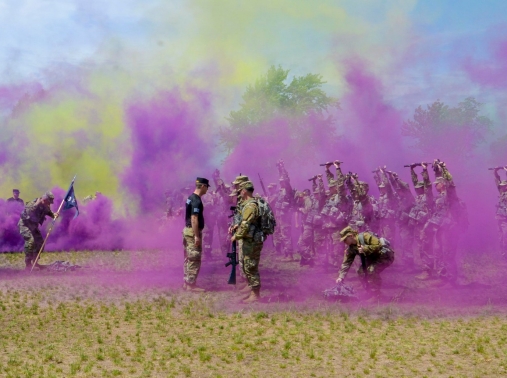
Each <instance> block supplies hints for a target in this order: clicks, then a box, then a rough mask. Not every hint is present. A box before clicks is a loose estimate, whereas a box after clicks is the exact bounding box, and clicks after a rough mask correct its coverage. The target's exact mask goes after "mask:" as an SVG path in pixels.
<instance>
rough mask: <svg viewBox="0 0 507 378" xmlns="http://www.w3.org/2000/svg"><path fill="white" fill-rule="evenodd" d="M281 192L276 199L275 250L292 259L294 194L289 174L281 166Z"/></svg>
mask: <svg viewBox="0 0 507 378" xmlns="http://www.w3.org/2000/svg"><path fill="white" fill-rule="evenodd" d="M278 167H279V173H280V190H279V192H278V194H277V195H276V197H275V199H274V212H275V214H276V222H277V224H276V231H275V233H274V234H273V241H274V244H275V249H276V250H277V251H279V252H280V253H281V254H282V255H283V256H284V257H286V258H290V259H292V254H293V250H292V201H293V197H292V196H293V193H292V187H291V185H290V179H289V174H288V172H287V170H286V169H285V167H284V166H283V165H279V166H278Z"/></svg>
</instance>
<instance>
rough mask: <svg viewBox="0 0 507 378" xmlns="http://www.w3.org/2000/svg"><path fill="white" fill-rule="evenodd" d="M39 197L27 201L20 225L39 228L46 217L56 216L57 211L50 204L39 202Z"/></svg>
mask: <svg viewBox="0 0 507 378" xmlns="http://www.w3.org/2000/svg"><path fill="white" fill-rule="evenodd" d="M38 200H39V199H34V200H33V201H30V202H27V203H26V205H25V208H24V209H23V212H22V213H21V219H20V220H19V223H18V225H24V226H26V227H28V228H37V227H38V226H39V225H42V224H43V223H44V220H45V219H46V217H51V218H54V217H55V213H53V212H52V211H51V209H50V208H49V206H45V205H44V204H43V203H42V202H40V203H39V204H37V201H38Z"/></svg>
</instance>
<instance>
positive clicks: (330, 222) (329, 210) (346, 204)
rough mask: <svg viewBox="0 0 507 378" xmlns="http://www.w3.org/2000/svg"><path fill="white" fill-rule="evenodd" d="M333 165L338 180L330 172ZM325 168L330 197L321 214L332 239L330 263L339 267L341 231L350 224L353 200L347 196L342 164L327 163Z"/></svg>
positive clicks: (337, 162) (336, 162)
mask: <svg viewBox="0 0 507 378" xmlns="http://www.w3.org/2000/svg"><path fill="white" fill-rule="evenodd" d="M331 165H334V166H335V168H336V179H335V177H334V175H333V174H332V173H331V171H330V170H329V168H330V167H331ZM325 167H326V177H327V182H328V186H329V191H330V196H329V198H328V199H327V201H326V203H325V204H324V208H323V209H322V212H321V214H322V216H323V217H324V229H326V230H327V232H328V233H329V235H330V239H331V248H330V251H329V252H330V261H329V262H330V263H331V265H333V266H339V265H340V264H341V259H342V256H341V255H342V253H341V251H342V250H341V242H340V239H341V236H340V231H341V230H343V229H344V228H345V227H346V226H347V224H348V218H349V214H350V210H351V209H352V199H351V198H350V197H349V196H347V190H346V188H345V175H344V174H343V173H342V171H341V168H340V162H339V161H335V162H333V163H326V165H325Z"/></svg>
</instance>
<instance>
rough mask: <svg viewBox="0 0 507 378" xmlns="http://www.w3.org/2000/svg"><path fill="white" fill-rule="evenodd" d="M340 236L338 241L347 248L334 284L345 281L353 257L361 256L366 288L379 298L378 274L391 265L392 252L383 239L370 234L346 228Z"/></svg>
mask: <svg viewBox="0 0 507 378" xmlns="http://www.w3.org/2000/svg"><path fill="white" fill-rule="evenodd" d="M340 235H341V239H340V241H342V242H344V243H345V244H346V245H347V246H348V247H347V249H346V250H345V256H344V258H343V263H342V266H341V269H340V274H339V276H338V279H337V280H336V283H341V282H342V281H343V280H344V279H345V276H346V275H347V272H348V271H349V269H350V267H351V266H352V263H353V262H354V259H355V257H356V256H357V255H359V254H361V255H363V256H364V260H365V263H366V264H365V265H366V266H363V267H362V268H363V269H364V268H366V271H364V272H363V274H366V277H365V278H366V282H367V288H368V289H369V290H370V291H371V294H373V295H374V296H375V297H377V298H378V297H380V287H381V283H382V280H381V278H380V273H381V272H382V271H383V270H384V269H385V268H387V267H388V266H389V265H391V264H392V263H393V261H394V252H393V251H392V250H391V248H389V245H388V243H386V242H384V239H383V238H378V237H377V236H375V235H374V234H373V233H371V232H361V233H357V232H356V231H354V230H353V229H352V228H351V227H346V228H344V229H343V230H342V231H341V232H340Z"/></svg>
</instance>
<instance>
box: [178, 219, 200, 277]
mask: <svg viewBox="0 0 507 378" xmlns="http://www.w3.org/2000/svg"><path fill="white" fill-rule="evenodd" d="M199 233H200V234H201V235H199V236H201V241H202V231H201V230H199ZM183 248H184V262H183V279H184V280H185V282H186V283H187V284H190V285H193V284H195V281H196V280H197V276H198V275H199V271H200V270H201V256H202V242H201V244H200V245H199V246H196V245H195V234H194V230H192V227H185V228H184V229H183Z"/></svg>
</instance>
